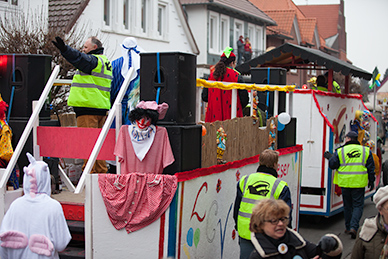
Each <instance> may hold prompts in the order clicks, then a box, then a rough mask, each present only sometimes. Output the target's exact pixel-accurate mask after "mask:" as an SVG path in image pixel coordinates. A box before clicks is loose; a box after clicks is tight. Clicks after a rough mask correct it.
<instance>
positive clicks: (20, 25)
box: [0, 8, 96, 112]
mask: <svg viewBox="0 0 388 259" xmlns="http://www.w3.org/2000/svg"><path fill="white" fill-rule="evenodd" d="M47 20H48V19H47V14H46V13H45V11H44V10H43V8H42V9H41V10H40V11H37V12H36V13H24V12H21V11H19V12H18V11H15V12H7V13H4V15H3V16H2V17H1V18H0V53H4V54H8V53H17V54H46V55H51V57H52V59H51V60H52V64H53V65H60V72H59V78H63V79H70V78H72V75H73V73H74V71H75V68H74V67H73V65H71V64H70V63H69V62H67V61H66V59H65V58H63V56H62V55H61V53H60V51H59V50H58V49H57V48H56V47H55V46H54V45H53V43H52V40H54V39H55V36H60V37H61V38H63V39H64V40H65V42H66V44H67V45H69V46H70V47H72V48H75V49H80V47H82V44H83V42H84V40H85V37H86V33H85V32H86V31H87V32H89V33H90V31H88V30H87V27H88V25H82V26H79V25H75V26H74V27H73V29H72V30H71V31H70V32H69V33H67V34H65V33H64V31H63V28H61V27H58V26H50V25H49V24H48V23H47ZM94 35H96V34H94ZM68 92H69V87H56V88H55V87H54V88H53V90H52V92H51V94H50V99H51V100H52V101H51V104H52V105H53V106H54V108H55V109H56V110H59V111H60V112H67V111H72V108H71V107H68V106H67V105H66V102H67V97H68Z"/></svg>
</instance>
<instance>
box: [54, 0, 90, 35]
mask: <svg viewBox="0 0 388 259" xmlns="http://www.w3.org/2000/svg"><path fill="white" fill-rule="evenodd" d="M89 1H90V0H49V11H48V13H49V15H48V16H49V25H50V26H52V27H57V28H58V29H61V30H63V31H65V32H66V33H67V32H69V31H70V30H71V28H72V27H73V26H74V24H75V22H76V21H77V20H78V18H79V16H80V15H81V14H82V12H83V10H84V9H85V7H86V6H87V5H88V3H89Z"/></svg>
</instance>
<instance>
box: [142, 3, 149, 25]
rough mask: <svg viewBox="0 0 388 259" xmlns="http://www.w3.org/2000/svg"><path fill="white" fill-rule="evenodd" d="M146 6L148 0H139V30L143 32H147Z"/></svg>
mask: <svg viewBox="0 0 388 259" xmlns="http://www.w3.org/2000/svg"><path fill="white" fill-rule="evenodd" d="M148 8H149V7H148V0H141V30H142V32H143V33H147V26H148V20H147V19H148Z"/></svg>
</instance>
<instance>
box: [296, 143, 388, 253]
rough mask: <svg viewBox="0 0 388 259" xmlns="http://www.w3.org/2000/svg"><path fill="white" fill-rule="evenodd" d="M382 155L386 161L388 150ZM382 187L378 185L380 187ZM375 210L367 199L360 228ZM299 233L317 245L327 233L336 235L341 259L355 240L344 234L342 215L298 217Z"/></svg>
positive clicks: (350, 248) (374, 213) (350, 249)
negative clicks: (340, 247) (340, 250)
mask: <svg viewBox="0 0 388 259" xmlns="http://www.w3.org/2000/svg"><path fill="white" fill-rule="evenodd" d="M384 148H385V149H386V150H387V151H386V152H385V154H383V161H385V160H386V159H388V148H387V147H384ZM381 186H382V185H380V187H381ZM376 214H377V210H376V207H375V204H374V203H373V201H372V200H371V198H367V199H366V200H365V204H364V213H363V215H362V218H361V220H360V226H361V225H362V223H363V222H364V219H365V218H368V217H372V216H375V215H376ZM299 222H300V223H299V233H300V234H301V235H302V236H303V237H304V238H305V239H306V240H308V241H310V242H313V243H318V241H319V239H320V238H321V237H322V236H323V235H324V234H327V233H333V234H336V235H337V236H338V237H339V238H340V239H341V241H342V243H343V245H344V250H343V254H342V258H345V259H350V257H351V253H352V249H353V245H354V242H355V239H352V238H351V237H350V235H347V234H345V233H344V230H345V221H344V216H343V213H342V212H341V213H339V214H337V215H334V216H332V217H329V218H326V217H322V216H309V215H300V217H299Z"/></svg>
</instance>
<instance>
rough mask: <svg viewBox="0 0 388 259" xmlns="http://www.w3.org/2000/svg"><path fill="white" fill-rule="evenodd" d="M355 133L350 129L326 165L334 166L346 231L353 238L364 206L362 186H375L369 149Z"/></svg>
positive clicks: (363, 188)
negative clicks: (343, 142) (362, 144)
mask: <svg viewBox="0 0 388 259" xmlns="http://www.w3.org/2000/svg"><path fill="white" fill-rule="evenodd" d="M357 138H358V134H357V133H356V132H354V131H350V132H348V133H347V134H346V136H345V145H343V146H342V147H340V148H338V149H337V150H336V152H335V153H334V155H333V156H332V157H331V158H330V159H329V167H330V168H331V169H337V171H336V172H335V175H334V180H333V183H334V184H337V185H338V186H339V187H341V190H342V200H343V203H344V217H345V227H346V229H345V233H346V234H350V235H351V237H352V238H353V239H355V238H356V236H357V230H358V227H359V222H360V219H361V216H362V213H363V210H364V199H365V198H364V197H365V187H366V186H368V188H370V190H372V189H373V188H374V182H375V172H374V170H375V164H374V161H373V155H372V152H371V151H370V150H369V148H368V147H365V146H361V145H360V142H358V140H357Z"/></svg>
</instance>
